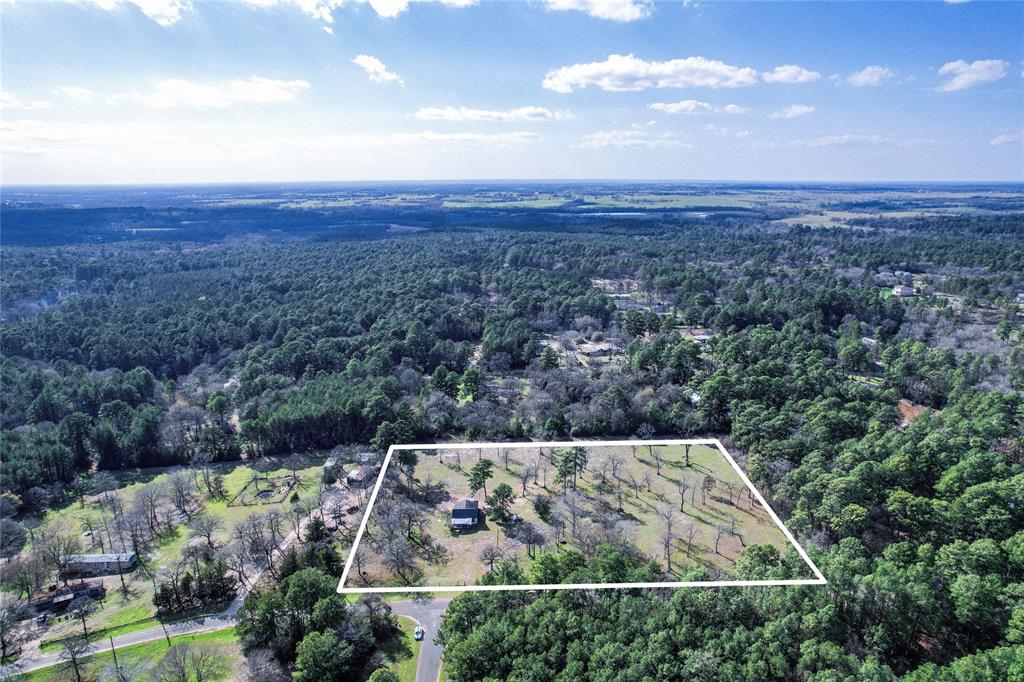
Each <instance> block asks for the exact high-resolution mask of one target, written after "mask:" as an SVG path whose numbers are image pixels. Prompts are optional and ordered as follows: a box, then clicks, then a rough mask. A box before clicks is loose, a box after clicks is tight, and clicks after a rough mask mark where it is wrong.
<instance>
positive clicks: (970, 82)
mask: <svg viewBox="0 0 1024 682" xmlns="http://www.w3.org/2000/svg"><path fill="white" fill-rule="evenodd" d="M1008 66H1009V64H1007V63H1006V62H1004V61H1003V60H1002V59H979V60H977V61H973V62H971V63H967V62H966V61H964V60H963V59H958V60H956V61H955V62H946V63H945V64H943V65H942V68H940V69H939V75H940V76H952V78H950V79H949V80H948V81H946V82H945V83H943V84H942V85H940V86H939V87H938V88H936V89H937V90H938V91H939V92H954V91H956V90H963V89H965V88H972V87H974V86H976V85H982V84H983V83H991V82H993V81H997V80H1000V79H1002V78H1004V77H1005V76H1006V67H1008Z"/></svg>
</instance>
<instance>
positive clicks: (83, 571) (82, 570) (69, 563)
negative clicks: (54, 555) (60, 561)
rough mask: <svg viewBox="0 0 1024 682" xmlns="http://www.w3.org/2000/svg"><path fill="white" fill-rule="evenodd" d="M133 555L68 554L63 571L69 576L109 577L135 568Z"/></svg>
mask: <svg viewBox="0 0 1024 682" xmlns="http://www.w3.org/2000/svg"><path fill="white" fill-rule="evenodd" d="M136 561H137V559H136V557H135V554H134V553H131V552H130V553H128V554H69V555H68V556H67V557H66V558H65V563H66V568H65V571H66V572H67V573H68V574H71V575H109V574H111V573H117V572H118V571H130V570H132V569H133V568H135V564H136Z"/></svg>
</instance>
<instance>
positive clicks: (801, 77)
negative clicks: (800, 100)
mask: <svg viewBox="0 0 1024 682" xmlns="http://www.w3.org/2000/svg"><path fill="white" fill-rule="evenodd" d="M761 78H763V79H764V80H765V82H766V83H813V82H814V81H816V80H818V79H819V78H821V74H820V73H818V72H817V71H811V70H810V69H805V68H804V67H802V66H797V65H796V64H783V65H782V66H776V67H775V68H774V69H772V70H771V71H766V72H765V73H762V74H761Z"/></svg>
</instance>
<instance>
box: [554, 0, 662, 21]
mask: <svg viewBox="0 0 1024 682" xmlns="http://www.w3.org/2000/svg"><path fill="white" fill-rule="evenodd" d="M547 5H548V9H549V10H556V11H565V10H576V11H578V12H583V13H585V14H588V15H590V16H592V17H594V18H597V19H609V20H611V21H623V22H625V21H638V20H640V19H646V18H647V17H649V16H650V15H651V9H652V7H651V3H650V2H649V1H648V0H547Z"/></svg>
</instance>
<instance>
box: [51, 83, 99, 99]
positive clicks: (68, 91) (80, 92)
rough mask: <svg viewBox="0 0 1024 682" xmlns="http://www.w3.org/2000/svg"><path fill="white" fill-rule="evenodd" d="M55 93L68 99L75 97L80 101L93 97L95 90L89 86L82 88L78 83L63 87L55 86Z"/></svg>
mask: <svg viewBox="0 0 1024 682" xmlns="http://www.w3.org/2000/svg"><path fill="white" fill-rule="evenodd" d="M56 92H57V94H59V95H61V96H62V97H67V98H68V99H77V100H80V101H83V102H84V101H88V100H91V99H95V97H96V92H95V91H93V90H90V89H89V88H83V87H80V86H78V85H65V86H64V87H61V88H57V91H56Z"/></svg>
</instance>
